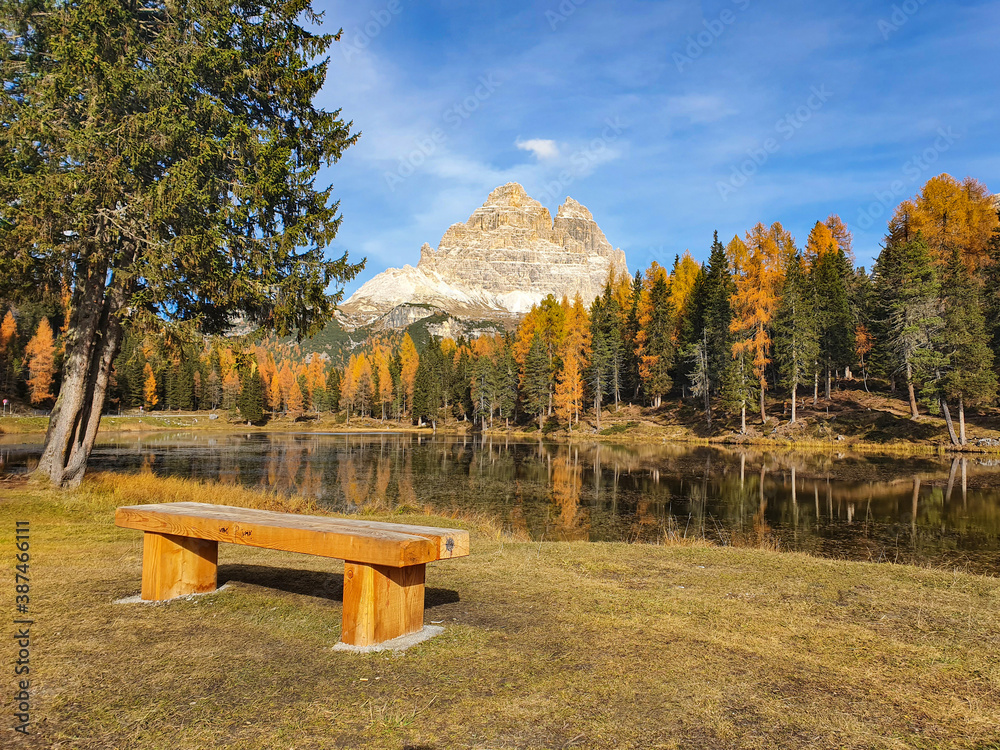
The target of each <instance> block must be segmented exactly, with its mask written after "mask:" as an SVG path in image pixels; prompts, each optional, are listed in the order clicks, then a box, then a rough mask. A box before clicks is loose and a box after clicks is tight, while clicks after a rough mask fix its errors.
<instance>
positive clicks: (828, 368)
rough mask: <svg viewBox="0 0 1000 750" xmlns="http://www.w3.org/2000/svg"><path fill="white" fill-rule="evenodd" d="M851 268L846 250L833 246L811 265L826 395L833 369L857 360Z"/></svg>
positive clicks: (828, 391)
mask: <svg viewBox="0 0 1000 750" xmlns="http://www.w3.org/2000/svg"><path fill="white" fill-rule="evenodd" d="M819 226H824V225H822V224H821V225H819ZM851 270H852V269H851V265H850V262H849V261H848V260H847V256H846V255H845V254H844V251H843V250H840V249H833V248H832V247H831V248H830V249H829V250H828V251H827V252H825V253H821V254H820V255H819V257H818V258H817V259H816V261H815V263H814V264H813V266H812V282H813V289H814V290H815V295H816V310H815V317H816V328H817V331H818V333H819V361H820V364H821V369H822V372H823V374H824V376H825V378H826V397H827V399H829V398H830V379H831V377H832V373H834V372H836V371H837V370H839V369H841V368H845V367H848V366H850V365H851V363H852V362H853V361H854V325H853V321H852V316H851V307H850V303H849V300H848V280H849V278H850V276H851Z"/></svg>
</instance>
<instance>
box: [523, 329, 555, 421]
mask: <svg viewBox="0 0 1000 750" xmlns="http://www.w3.org/2000/svg"><path fill="white" fill-rule="evenodd" d="M521 405H522V407H523V409H524V411H525V413H527V414H529V415H530V416H532V417H537V419H538V429H539V430H541V429H542V427H543V425H544V422H545V414H546V412H547V411H548V407H549V356H548V352H547V351H546V346H545V342H543V341H542V337H541V335H540V334H538V333H536V334H535V335H534V337H533V338H532V339H531V347H530V348H529V349H528V354H527V356H526V357H525V360H524V372H523V375H522V376H521Z"/></svg>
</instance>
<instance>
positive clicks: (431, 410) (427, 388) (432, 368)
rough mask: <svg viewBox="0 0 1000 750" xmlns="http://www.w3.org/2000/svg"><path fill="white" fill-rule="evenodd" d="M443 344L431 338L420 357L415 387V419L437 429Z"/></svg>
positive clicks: (441, 389)
mask: <svg viewBox="0 0 1000 750" xmlns="http://www.w3.org/2000/svg"><path fill="white" fill-rule="evenodd" d="M441 374H442V356H441V344H440V342H439V341H438V340H437V339H435V338H431V341H430V343H429V344H428V345H427V348H426V349H424V351H423V353H422V354H421V355H420V361H419V363H418V364H417V372H416V376H415V379H414V385H413V418H414V419H415V420H417V423H418V424H420V423H422V422H424V421H427V422H430V424H431V425H432V426H433V427H434V428H435V429H436V428H437V422H438V417H439V413H440V409H441V400H442V395H443V387H442V379H441Z"/></svg>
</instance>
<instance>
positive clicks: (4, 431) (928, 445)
mask: <svg viewBox="0 0 1000 750" xmlns="http://www.w3.org/2000/svg"><path fill="white" fill-rule="evenodd" d="M209 414H210V412H201V413H196V414H193V413H185V414H177V415H171V414H158V415H144V416H138V415H122V416H111V417H108V416H105V417H103V418H102V420H101V427H100V431H99V433H98V434H101V433H104V434H108V433H114V434H123V433H157V432H175V431H184V432H206V433H213V432H214V433H220V434H237V433H244V434H245V433H289V434H291V433H301V434H336V435H350V434H359V435H360V434H366V433H367V434H409V435H419V436H426V437H430V436H435V435H453V436H466V437H471V436H476V437H478V438H493V439H498V438H499V439H516V440H525V441H527V440H530V441H541V442H546V443H565V444H570V445H572V444H581V443H602V444H608V445H626V446H627V445H635V446H643V445H650V446H652V445H685V446H691V447H697V446H706V447H716V448H728V449H735V450H738V449H740V448H748V449H762V448H766V449H772V450H778V451H782V452H786V451H787V452H808V453H845V452H848V453H860V454H866V455H876V454H881V455H887V456H900V457H905V456H919V455H926V456H946V455H955V456H962V455H991V454H1000V439H997V438H993V437H992V436H991V437H989V438H988V439H989V440H991V441H993V442H995V443H996V444H994V445H975V444H972V441H970V444H969V445H966V446H953V445H951V444H950V442H928V441H906V440H902V439H897V440H892V441H890V442H873V441H867V440H864V439H860V438H858V437H850V436H843V435H841V436H839V437H835V438H820V437H816V436H809V437H807V438H803V439H793V438H791V437H789V436H786V435H780V434H772V435H768V436H764V435H758V434H753V433H752V432H751V433H750V434H746V435H741V434H739V433H726V434H722V435H711V436H703V435H698V434H694V433H693V430H691V429H690V428H687V427H683V426H680V425H675V424H657V425H654V424H649V423H648V422H647V423H646V424H643V425H636V424H634V422H633V421H632V420H624V419H620V418H619V419H617V420H615V421H611V420H607V422H608V423H609V425H610V429H611V430H612V431H611V432H608V429H609V428H605V429H604V430H601V431H597V430H596V429H594V428H592V431H588V432H585V431H584V430H572V431H570V430H566V429H557V430H543V431H541V432H540V431H539V430H537V429H536V430H525V429H523V426H514V427H511V428H503V427H493V428H487V429H486V430H485V431H483V430H478V429H475V427H474V425H473V423H472V422H461V421H453V420H449V421H448V422H447V423H445V424H441V425H438V426H437V428H436V429H434V428H431V427H430V426H427V425H424V426H416V425H412V424H407V423H405V422H403V423H399V422H391V421H388V420H386V421H384V422H383V421H382V420H378V419H371V418H367V417H362V418H358V417H356V418H354V419H353V420H352V422H351V423H350V424H347V423H345V422H343V421H341V420H339V419H337V418H326V417H319V418H312V419H299V420H295V421H291V420H287V419H286V418H283V417H279V418H276V419H271V420H268V421H267V422H266V423H264V424H256V425H248V424H246V423H241V422H239V421H230V420H229V419H227V418H226V417H224V416H221V415H220V416H219V417H218V418H217V419H210V418H209ZM926 419H932V418H926ZM47 424H48V417H23V416H13V417H10V416H8V417H0V438H10V437H18V436H39V437H40V438H41V439H44V435H45V430H46V427H47ZM782 426H786V425H782ZM622 427H624V428H625V429H621V428H622ZM636 428H638V429H636ZM945 440H947V438H945ZM5 442H6V441H5Z"/></svg>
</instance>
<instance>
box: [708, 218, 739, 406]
mask: <svg viewBox="0 0 1000 750" xmlns="http://www.w3.org/2000/svg"><path fill="white" fill-rule="evenodd" d="M703 288H704V299H705V301H704V312H703V313H702V318H703V321H704V323H703V325H704V331H703V336H702V338H703V339H704V341H705V348H706V357H707V364H708V377H709V381H710V383H711V387H712V390H714V391H716V392H718V391H719V390H720V389H721V387H722V375H723V373H724V372H725V371H726V368H727V367H728V366H729V363H730V362H731V361H732V358H733V357H732V345H731V338H730V337H731V334H730V333H729V326H730V324H731V323H732V318H733V310H732V306H731V302H730V301H731V299H732V297H733V294H734V293H735V292H736V285H735V283H734V282H733V276H732V274H731V273H730V270H729V260H728V259H727V258H726V248H725V247H723V246H722V243H721V242H719V233H718V232H716V233H715V236H714V238H713V241H712V251H711V254H710V255H709V258H708V268H707V269H706V271H705V281H704V283H703Z"/></svg>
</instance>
